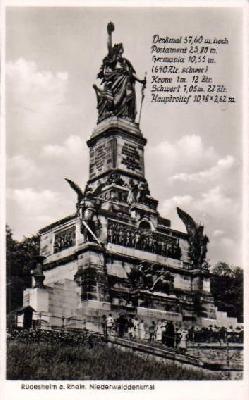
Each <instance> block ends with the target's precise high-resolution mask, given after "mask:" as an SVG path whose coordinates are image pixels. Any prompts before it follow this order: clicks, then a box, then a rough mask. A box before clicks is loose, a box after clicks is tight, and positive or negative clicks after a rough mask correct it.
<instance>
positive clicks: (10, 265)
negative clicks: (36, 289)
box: [6, 226, 39, 313]
mask: <svg viewBox="0 0 249 400" xmlns="http://www.w3.org/2000/svg"><path fill="white" fill-rule="evenodd" d="M38 254H39V236H38V235H36V236H32V237H31V238H24V239H23V240H22V241H17V240H15V239H13V235H12V232H11V229H10V228H9V227H8V226H7V227H6V278H7V312H8V313H9V312H10V311H12V310H15V309H16V308H18V307H21V306H22V304H23V290H24V289H26V288H27V287H30V285H31V270H32V268H34V256H35V255H38Z"/></svg>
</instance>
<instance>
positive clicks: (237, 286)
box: [211, 262, 244, 321]
mask: <svg viewBox="0 0 249 400" xmlns="http://www.w3.org/2000/svg"><path fill="white" fill-rule="evenodd" d="M243 289H244V287H243V270H242V269H241V268H240V267H238V266H230V265H228V264H227V263H224V262H219V263H217V264H216V265H215V266H214V267H213V269H212V276H211V292H212V294H213V296H214V300H215V303H216V306H217V307H218V308H219V309H220V310H224V311H227V313H228V315H230V316H232V317H237V318H238V320H239V321H242V320H243V292H244V290H243Z"/></svg>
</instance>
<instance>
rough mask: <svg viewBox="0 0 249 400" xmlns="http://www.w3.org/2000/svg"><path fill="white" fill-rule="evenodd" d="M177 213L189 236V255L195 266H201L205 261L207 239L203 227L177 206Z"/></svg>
mask: <svg viewBox="0 0 249 400" xmlns="http://www.w3.org/2000/svg"><path fill="white" fill-rule="evenodd" d="M177 214H178V216H179V218H180V219H181V220H182V221H183V223H184V225H185V226H186V231H187V233H188V236H189V255H190V258H191V260H192V261H193V263H194V265H195V266H199V267H201V266H202V264H203V263H204V261H205V258H206V253H207V244H208V242H209V239H208V237H207V236H206V235H204V233H203V229H204V227H203V226H202V225H199V224H197V223H196V222H195V221H194V220H193V218H192V217H191V216H190V215H189V214H188V213H186V212H185V211H183V210H181V208H179V207H177Z"/></svg>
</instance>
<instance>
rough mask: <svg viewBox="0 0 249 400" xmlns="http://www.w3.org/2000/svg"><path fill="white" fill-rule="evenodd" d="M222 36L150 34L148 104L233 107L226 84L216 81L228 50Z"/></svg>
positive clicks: (233, 101) (232, 97) (234, 100)
mask: <svg viewBox="0 0 249 400" xmlns="http://www.w3.org/2000/svg"><path fill="white" fill-rule="evenodd" d="M229 45H230V43H229V40H228V38H226V37H223V38H217V37H204V36H202V35H195V34H193V35H188V36H179V37H168V36H164V37H161V36H159V35H158V34H155V35H153V37H152V44H151V55H152V58H151V60H152V68H151V82H150V85H151V86H150V93H151V102H152V103H164V104H170V103H173V104H175V103H179V104H185V105H187V104H191V103H199V104H208V103H213V104H234V103H236V99H235V97H234V96H233V94H232V93H230V90H231V89H230V88H229V82H227V83H226V82H223V81H220V80H217V78H216V69H217V70H219V68H220V64H221V63H222V62H223V61H222V59H221V57H222V54H225V52H226V51H227V49H228V48H229Z"/></svg>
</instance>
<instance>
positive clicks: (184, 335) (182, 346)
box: [178, 328, 188, 354]
mask: <svg viewBox="0 0 249 400" xmlns="http://www.w3.org/2000/svg"><path fill="white" fill-rule="evenodd" d="M187 340H188V331H187V329H184V328H183V329H181V330H180V343H179V345H178V348H179V350H180V352H181V353H184V354H185V353H186V351H187Z"/></svg>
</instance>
